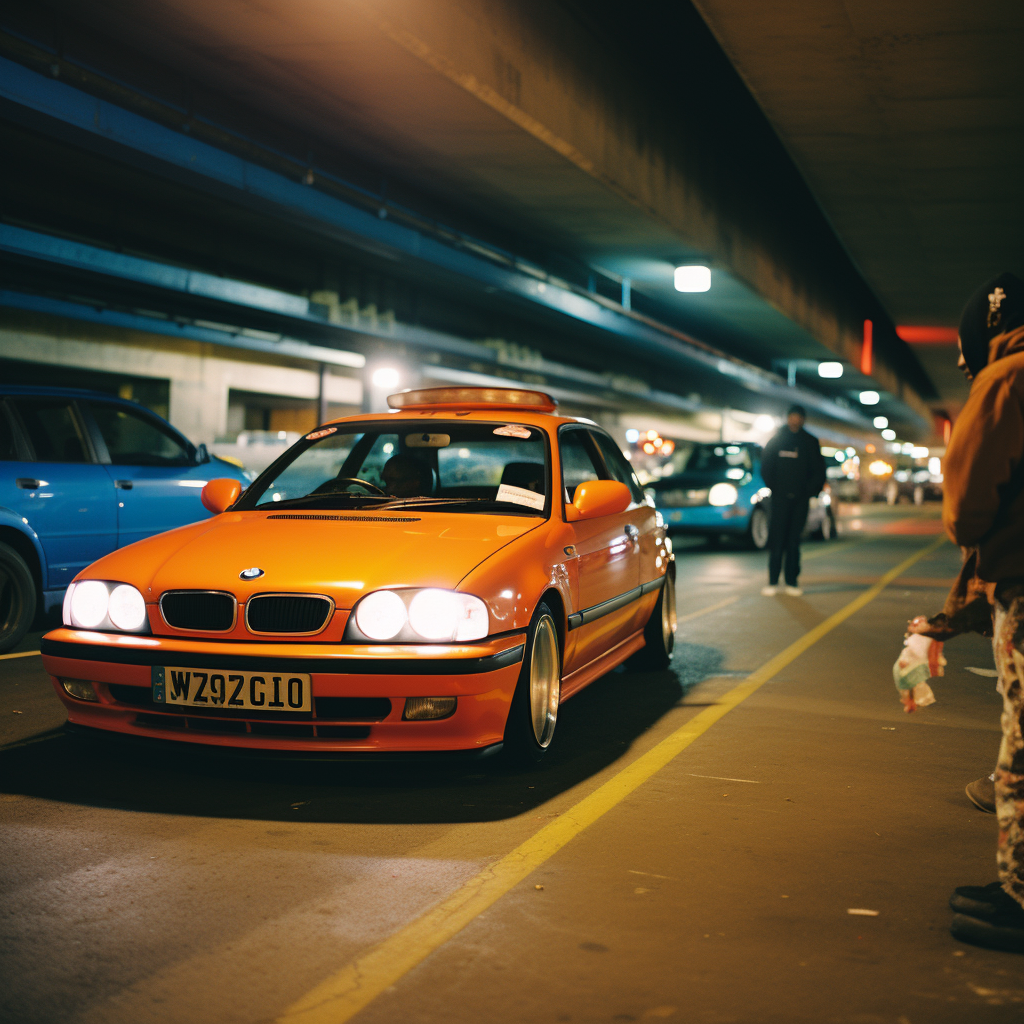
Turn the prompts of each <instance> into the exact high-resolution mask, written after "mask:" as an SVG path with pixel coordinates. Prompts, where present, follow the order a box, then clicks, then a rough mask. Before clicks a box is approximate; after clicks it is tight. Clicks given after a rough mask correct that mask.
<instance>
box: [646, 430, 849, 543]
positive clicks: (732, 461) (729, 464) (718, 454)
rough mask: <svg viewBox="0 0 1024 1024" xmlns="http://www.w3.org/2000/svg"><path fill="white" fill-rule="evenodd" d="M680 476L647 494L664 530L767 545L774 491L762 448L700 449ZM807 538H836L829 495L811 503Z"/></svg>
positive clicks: (656, 485)
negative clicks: (763, 465) (768, 484)
mask: <svg viewBox="0 0 1024 1024" xmlns="http://www.w3.org/2000/svg"><path fill="white" fill-rule="evenodd" d="M680 468H681V472H679V473H675V474H673V475H672V476H668V477H665V478H664V479H662V480H658V481H657V482H656V483H653V484H648V485H647V487H646V488H645V490H646V492H647V494H648V496H649V497H650V498H652V499H653V501H654V505H655V507H656V508H657V509H658V510H659V511H660V512H661V514H662V516H663V518H664V520H665V525H666V526H667V527H668V528H669V530H670V531H675V532H678V533H692V534H701V535H703V536H705V537H708V538H710V539H712V540H716V539H717V538H719V537H721V536H723V535H732V536H739V537H743V538H745V539H746V541H747V543H749V544H750V545H751V547H754V548H757V549H758V550H760V549H762V548H764V547H765V546H766V545H767V543H768V521H769V517H770V514H771V491H769V489H768V488H767V487H766V486H765V482H764V477H762V476H761V446H760V445H758V444H751V443H747V442H737V443H728V442H711V443H707V444H695V445H693V447H692V449H691V450H690V451H689V452H688V454H687V457H686V460H685V462H684V463H683V464H682V466H681V467H680ZM805 533H810V534H814V535H815V536H819V537H822V538H823V539H825V540H829V539H831V538H832V537H833V536H835V518H834V514H833V511H832V507H831V498H830V495H829V494H828V493H827V492H826V493H823V494H821V495H818V496H817V497H815V498H812V499H811V504H810V509H809V510H808V514H807V526H806V527H805Z"/></svg>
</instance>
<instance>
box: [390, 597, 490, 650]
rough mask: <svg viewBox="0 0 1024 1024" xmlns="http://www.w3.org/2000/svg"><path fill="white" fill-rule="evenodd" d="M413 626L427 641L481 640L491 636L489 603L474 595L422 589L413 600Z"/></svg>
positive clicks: (411, 622)
mask: <svg viewBox="0 0 1024 1024" xmlns="http://www.w3.org/2000/svg"><path fill="white" fill-rule="evenodd" d="M409 625H410V626H412V628H413V629H414V630H416V632H417V633H419V635H420V636H421V637H423V638H424V639H425V640H463V641H465V640H479V639H480V638H481V637H485V636H487V626H488V620H487V606H486V605H485V604H484V603H483V601H481V600H480V598H479V597H474V596H473V595H472V594H459V593H456V592H455V591H452V590H421V591H420V592H419V593H418V594H417V595H416V596H415V597H414V598H413V599H412V601H411V602H410V603H409Z"/></svg>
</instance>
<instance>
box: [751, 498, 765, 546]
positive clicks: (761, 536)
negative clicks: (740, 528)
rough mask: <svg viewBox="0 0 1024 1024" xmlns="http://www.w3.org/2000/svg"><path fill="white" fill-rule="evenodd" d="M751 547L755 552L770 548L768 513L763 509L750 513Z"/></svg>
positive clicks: (756, 509)
mask: <svg viewBox="0 0 1024 1024" xmlns="http://www.w3.org/2000/svg"><path fill="white" fill-rule="evenodd" d="M748 537H749V540H750V546H751V547H752V548H753V549H754V550H755V551H764V549H765V548H766V547H768V513H767V512H765V510H764V509H763V508H760V507H758V508H755V509H754V511H753V512H751V513H750V532H749V534H748Z"/></svg>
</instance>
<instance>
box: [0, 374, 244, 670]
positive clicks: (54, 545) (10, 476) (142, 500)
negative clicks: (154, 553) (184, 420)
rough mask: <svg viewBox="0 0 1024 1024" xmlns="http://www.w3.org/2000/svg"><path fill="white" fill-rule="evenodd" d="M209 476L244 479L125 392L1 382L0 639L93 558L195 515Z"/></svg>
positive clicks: (8, 638) (9, 638)
mask: <svg viewBox="0 0 1024 1024" xmlns="http://www.w3.org/2000/svg"><path fill="white" fill-rule="evenodd" d="M213 477H233V478H235V479H238V480H240V481H242V485H243V486H245V485H246V484H247V483H248V480H247V479H246V477H245V475H244V474H243V472H242V470H241V469H240V468H239V467H238V466H235V465H233V464H231V463H228V462H225V461H224V460H222V459H217V458H216V457H214V458H212V459H211V457H210V455H209V454H207V451H206V446H205V445H200V446H199V447H198V448H196V447H195V445H193V444H192V443H191V442H190V441H188V440H187V439H186V438H185V437H184V436H182V435H181V434H180V433H178V431H177V430H175V429H174V428H173V427H172V426H171V425H170V424H169V423H168V422H167V421H166V420H163V419H161V418H160V417H159V416H157V415H155V414H154V413H152V412H150V411H149V410H148V409H145V408H143V407H142V406H140V405H137V404H136V403H134V402H127V401H124V400H122V399H119V398H113V397H111V396H110V395H104V394H101V393H98V392H92V391H80V390H76V389H73V388H46V387H28V386H3V385H0V651H4V650H8V649H10V648H11V647H13V646H14V645H15V644H16V643H17V642H18V641H19V640H20V639H21V637H22V636H23V635H24V634H25V632H26V630H27V629H28V628H29V626H30V625H31V624H32V621H33V620H34V619H35V617H36V615H37V613H39V612H45V611H48V610H49V609H50V608H52V607H53V606H54V605H56V604H59V603H60V601H61V599H62V598H63V596H64V591H65V590H66V588H67V585H68V584H69V583H70V582H71V580H72V579H74V577H75V575H76V574H77V573H78V572H79V571H80V570H82V569H84V568H85V566H87V565H89V564H90V563H92V562H95V561H96V559H97V558H100V557H101V556H102V555H105V554H107V553H108V552H110V551H113V550H114V549H115V548H122V547H124V546H125V545H126V544H131V543H132V542H133V541H137V540H142V539H143V538H144V537H149V536H151V535H152V534H154V533H161V532H162V531H164V530H170V529H173V528H174V527H176V526H184V525H185V524H186V523H194V522H195V521H196V520H198V519H205V518H206V517H207V516H208V515H209V513H208V512H207V511H206V509H205V508H203V506H202V503H201V502H200V499H199V494H200V491H201V490H202V488H203V485H204V484H205V483H206V482H207V480H210V479H212V478H213Z"/></svg>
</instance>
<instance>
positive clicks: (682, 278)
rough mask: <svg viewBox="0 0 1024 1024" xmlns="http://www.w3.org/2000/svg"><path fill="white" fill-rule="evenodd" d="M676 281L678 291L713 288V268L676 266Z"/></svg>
mask: <svg viewBox="0 0 1024 1024" xmlns="http://www.w3.org/2000/svg"><path fill="white" fill-rule="evenodd" d="M674 281H675V286H676V291H677V292H706V291H710V290H711V268H710V267H703V266H686V267H676V269H675V274H674Z"/></svg>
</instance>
